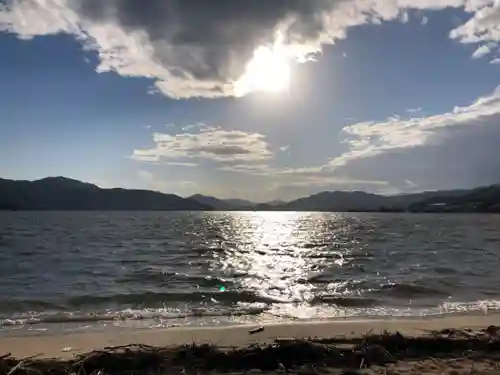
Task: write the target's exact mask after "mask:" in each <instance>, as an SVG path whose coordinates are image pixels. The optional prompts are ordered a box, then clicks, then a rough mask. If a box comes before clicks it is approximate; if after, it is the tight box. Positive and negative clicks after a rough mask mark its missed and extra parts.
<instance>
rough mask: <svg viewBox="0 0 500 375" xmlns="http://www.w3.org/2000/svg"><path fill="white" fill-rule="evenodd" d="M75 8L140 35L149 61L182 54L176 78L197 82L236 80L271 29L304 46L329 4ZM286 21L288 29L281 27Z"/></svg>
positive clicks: (225, 2)
mask: <svg viewBox="0 0 500 375" xmlns="http://www.w3.org/2000/svg"><path fill="white" fill-rule="evenodd" d="M73 3H74V4H73V7H74V9H75V10H76V11H77V12H78V13H79V14H80V15H82V16H83V17H84V18H86V19H88V20H91V21H93V22H107V21H112V22H116V23H118V24H119V25H120V26H121V27H122V28H123V29H125V30H126V31H128V32H130V31H141V32H145V33H146V35H147V38H148V40H149V41H150V43H151V44H152V45H153V46H154V58H155V59H157V60H158V61H159V62H160V63H162V64H166V65H168V66H170V65H171V62H172V61H171V60H172V56H171V55H169V53H170V52H171V51H170V50H169V49H168V48H167V49H165V48H162V47H164V46H165V45H168V46H171V47H174V48H175V49H176V50H178V51H179V52H181V56H182V57H183V58H184V57H189V56H190V57H191V58H186V59H183V60H182V61H179V62H178V66H177V68H178V69H177V71H176V72H177V74H178V75H181V76H182V75H186V74H187V75H191V76H192V77H193V78H195V79H198V80H214V81H219V80H222V81H225V80H228V79H234V80H235V79H237V78H239V77H240V76H241V74H242V73H243V69H244V67H245V63H246V62H247V61H248V60H249V59H250V58H251V57H252V53H253V51H254V49H255V48H256V47H258V46H259V45H262V44H267V43H272V42H273V40H274V37H275V31H276V30H278V29H281V30H282V31H283V32H284V34H283V35H284V37H285V41H284V42H285V43H292V42H295V43H308V42H310V41H315V40H317V39H318V38H319V35H320V34H321V32H323V31H324V29H325V25H324V22H323V21H324V18H323V15H324V14H325V12H327V11H329V10H331V9H332V8H333V7H334V6H335V4H336V3H337V1H333V0H272V1H269V0H216V1H207V0H149V1H147V2H144V1H137V0H106V1H102V0H73ZM285 23H288V25H287V26H286V27H285V25H284V24H285Z"/></svg>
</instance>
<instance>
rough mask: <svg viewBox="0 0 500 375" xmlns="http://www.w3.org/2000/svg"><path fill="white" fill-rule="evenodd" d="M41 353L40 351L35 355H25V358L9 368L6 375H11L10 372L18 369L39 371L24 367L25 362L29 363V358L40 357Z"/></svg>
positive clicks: (12, 372)
mask: <svg viewBox="0 0 500 375" xmlns="http://www.w3.org/2000/svg"><path fill="white" fill-rule="evenodd" d="M41 355H43V353H40V354H37V355H32V356H31V357H26V358H23V359H21V360H20V361H19V362H18V363H17V364H16V365H15V366H14V367H12V368H11V369H10V370H9V372H8V373H7V375H12V374H14V373H15V372H16V371H17V370H19V369H23V370H26V371H27V372H37V373H40V371H38V370H36V369H31V368H29V367H26V366H25V364H27V363H29V361H30V360H31V359H33V358H36V357H40V356H41Z"/></svg>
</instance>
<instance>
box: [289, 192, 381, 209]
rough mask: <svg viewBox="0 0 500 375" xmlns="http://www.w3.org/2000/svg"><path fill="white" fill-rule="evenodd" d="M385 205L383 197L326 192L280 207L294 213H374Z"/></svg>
mask: <svg viewBox="0 0 500 375" xmlns="http://www.w3.org/2000/svg"><path fill="white" fill-rule="evenodd" d="M385 204H386V197H384V196H382V195H376V194H370V193H365V192H362V191H353V192H347V191H331V192H330V191H324V192H322V193H319V194H314V195H311V196H309V197H305V198H300V199H297V200H294V201H291V202H288V203H285V204H284V205H281V206H279V207H280V208H281V209H285V210H294V211H374V210H379V209H380V208H381V207H383V206H384V205H385Z"/></svg>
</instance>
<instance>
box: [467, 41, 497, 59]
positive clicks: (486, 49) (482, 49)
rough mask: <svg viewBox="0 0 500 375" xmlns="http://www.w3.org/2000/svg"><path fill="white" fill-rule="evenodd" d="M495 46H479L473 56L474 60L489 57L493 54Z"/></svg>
mask: <svg viewBox="0 0 500 375" xmlns="http://www.w3.org/2000/svg"><path fill="white" fill-rule="evenodd" d="M492 49H493V46H492V45H490V44H483V45H482V46H479V47H478V48H477V49H476V50H475V51H474V53H473V54H472V58H473V59H480V58H481V57H484V56H486V55H489V54H490V53H491V52H492Z"/></svg>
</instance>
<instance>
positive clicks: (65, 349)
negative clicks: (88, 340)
mask: <svg viewBox="0 0 500 375" xmlns="http://www.w3.org/2000/svg"><path fill="white" fill-rule="evenodd" d="M73 350H76V349H75V348H72V347H71V346H67V347H65V348H62V349H61V351H62V352H64V353H69V352H72V351H73Z"/></svg>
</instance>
